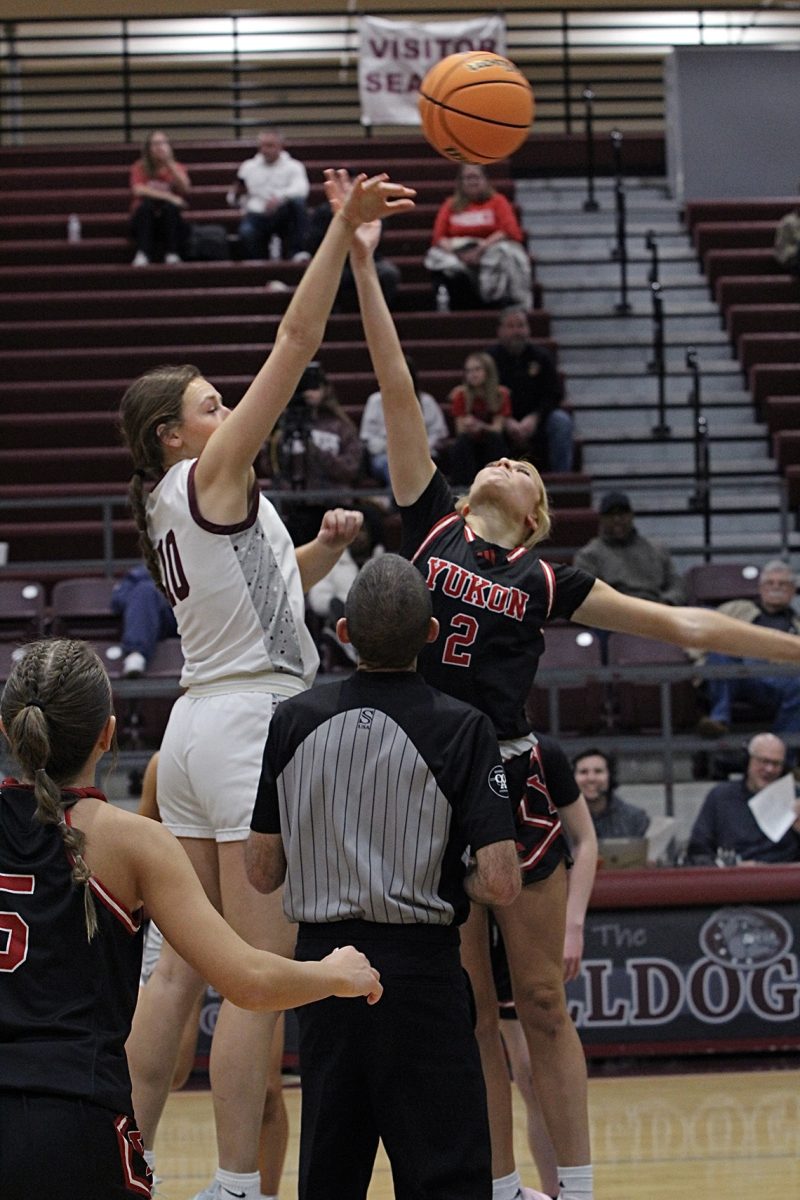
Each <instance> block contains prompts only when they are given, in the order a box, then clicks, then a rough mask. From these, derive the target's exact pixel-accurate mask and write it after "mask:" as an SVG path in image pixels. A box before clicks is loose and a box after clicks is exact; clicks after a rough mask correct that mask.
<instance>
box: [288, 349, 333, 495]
mask: <svg viewBox="0 0 800 1200" xmlns="http://www.w3.org/2000/svg"><path fill="white" fill-rule="evenodd" d="M324 379H325V377H324V375H323V372H322V367H321V366H320V365H319V363H318V362H310V363H309V364H308V366H307V367H306V369H305V370H304V371H303V374H302V375H301V376H300V379H299V381H298V384H297V387H296V388H295V390H294V394H293V396H292V398H291V400H290V401H289V403H288V405H287V406H286V410H285V412H284V414H283V416H282V417H281V421H280V467H281V474H282V475H283V477H284V479H287V480H288V481H289V483H290V485H291V487H292V489H293V490H294V491H298V490H301V489H302V488H304V487H305V485H306V446H307V442H308V435H309V432H310V430H311V426H312V424H313V422H314V412H313V409H311V408H309V406H308V405H307V404H306V401H305V394H306V392H307V391H310V390H311V389H313V388H320V387H322V385H323V383H324Z"/></svg>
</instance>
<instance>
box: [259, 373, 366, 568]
mask: <svg viewBox="0 0 800 1200" xmlns="http://www.w3.org/2000/svg"><path fill="white" fill-rule="evenodd" d="M270 449H271V458H272V468H273V473H274V474H275V475H276V476H278V478H279V479H280V478H282V479H283V480H284V481H285V482H286V483H289V484H290V486H291V487H292V489H293V490H295V491H305V490H316V489H322V488H342V489H346V488H348V487H353V486H354V485H355V484H356V483H357V481H358V479H359V476H360V475H361V473H362V472H361V468H362V464H363V461H364V447H363V446H362V444H361V440H360V438H359V436H358V430H357V429H356V427H355V425H354V424H353V422H352V421H351V420H350V418H349V417H348V415H347V413H346V412H345V411H344V409H343V408H342V406H341V404H340V403H339V401H338V400H337V398H336V393H335V391H334V389H333V386H332V384H331V383H330V381H329V380H328V378H327V376H326V375H325V372H324V371H323V369H322V367H321V366H320V364H319V363H317V362H313V363H309V365H308V367H306V370H305V371H304V373H303V375H302V377H301V379H300V383H299V384H298V386H297V390H296V392H295V394H294V396H293V397H292V399H291V400H290V402H289V404H288V406H287V408H286V411H285V413H284V414H283V416H282V417H281V419H280V422H279V424H278V428H277V430H276V431H275V434H274V436H273V438H272V441H271V447H270ZM345 501H346V493H343V495H342V496H339V497H337V499H336V503H337V504H344V503H345ZM348 503H349V501H348ZM329 507H330V505H329V504H328V503H325V502H322V501H318V500H315V501H311V502H306V501H301V502H299V503H297V504H294V503H293V504H292V505H291V506H290V507H289V508H288V509H287V513H286V527H287V529H288V530H289V533H290V534H291V537H292V541H293V542H294V544H295V545H296V546H302V545H304V544H305V543H306V542H309V541H311V540H312V539H313V538H314V537H315V536H316V534H315V533H314V532H313V531H314V530H318V529H319V525H320V521H321V520H322V517H323V514H324V513H325V512H326V510H327V508H329ZM351 507H352V506H351Z"/></svg>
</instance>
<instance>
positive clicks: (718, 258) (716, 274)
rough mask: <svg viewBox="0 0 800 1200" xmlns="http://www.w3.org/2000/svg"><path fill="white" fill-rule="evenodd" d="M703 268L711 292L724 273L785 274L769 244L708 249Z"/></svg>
mask: <svg viewBox="0 0 800 1200" xmlns="http://www.w3.org/2000/svg"><path fill="white" fill-rule="evenodd" d="M703 268H704V270H705V273H706V278H707V279H708V283H709V287H710V288H711V291H712V294H713V292H714V289H715V288H716V285H717V281H718V280H719V279H721V278H722V277H723V276H725V275H785V271H784V268H783V267H782V266H781V264H780V263H779V262H778V260H777V258H776V257H775V255H774V253H773V251H772V248H771V246H770V247H767V246H761V247H757V248H755V249H753V248H748V247H744V248H743V249H739V248H738V247H734V248H730V247H726V248H724V249H722V250H708V251H706V254H705V256H704V258H703Z"/></svg>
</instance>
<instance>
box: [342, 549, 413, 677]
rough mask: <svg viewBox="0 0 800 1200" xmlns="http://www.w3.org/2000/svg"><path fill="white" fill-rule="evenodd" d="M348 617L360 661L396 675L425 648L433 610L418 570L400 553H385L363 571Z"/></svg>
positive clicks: (349, 602)
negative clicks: (394, 672)
mask: <svg viewBox="0 0 800 1200" xmlns="http://www.w3.org/2000/svg"><path fill="white" fill-rule="evenodd" d="M344 615H345V617H346V619H347V631H348V634H349V636H350V641H351V642H352V643H353V645H354V646H355V648H356V650H357V651H358V657H359V659H360V660H361V661H362V662H364V663H366V664H368V665H369V666H371V667H382V668H385V669H386V670H387V671H391V670H398V669H400V668H402V667H407V666H409V665H410V663H412V662H413V661H414V659H415V658H416V657H417V655H418V654H419V652H420V650H421V649H422V647H423V646H424V645H425V643H426V641H427V639H428V629H429V628H430V620H431V616H432V615H433V607H432V604H431V596H430V592H429V591H428V589H427V587H426V586H425V581H424V580H423V578H422V575H421V574H420V573H419V571H418V570H417V568H416V567H412V565H411V563H410V562H408V561H407V560H406V559H405V558H401V557H400V555H399V554H382V555H381V556H380V558H371V559H370V560H369V562H367V563H365V565H364V566H363V567H362V568H361V571H360V572H359V574H358V576H357V578H356V579H355V581H354V583H353V585H352V587H351V588H350V591H349V592H348V594H347V599H346V601H345V605H344Z"/></svg>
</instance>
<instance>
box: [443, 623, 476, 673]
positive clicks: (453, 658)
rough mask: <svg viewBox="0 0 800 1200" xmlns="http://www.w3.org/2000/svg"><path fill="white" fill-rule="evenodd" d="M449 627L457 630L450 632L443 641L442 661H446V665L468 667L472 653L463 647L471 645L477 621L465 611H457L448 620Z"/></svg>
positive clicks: (474, 636)
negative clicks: (450, 619)
mask: <svg viewBox="0 0 800 1200" xmlns="http://www.w3.org/2000/svg"><path fill="white" fill-rule="evenodd" d="M450 628H451V629H455V630H458V632H457V633H451V634H450V636H449V637H448V639H447V641H446V642H445V644H444V650H443V651H442V662H443V663H447V665H448V667H468V666H469V664H470V662H471V661H472V655H471V654H467V653H466V651H465V647H466V646H471V645H472V644H473V642H474V641H475V638H476V637H477V636H478V622H477V621H476V620H475V618H474V617H471V616H469V615H468V614H467V613H457V614H456V616H454V617H453V619H452V621H451V622H450Z"/></svg>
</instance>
